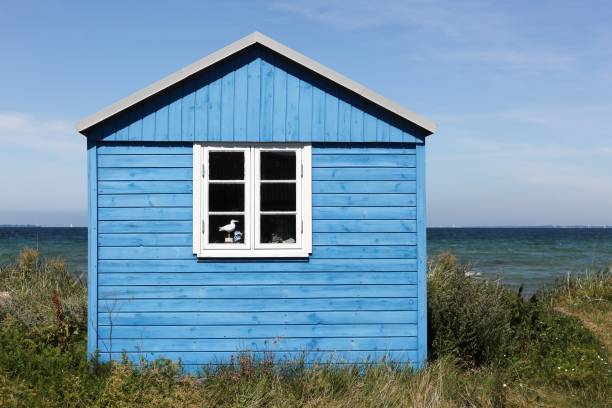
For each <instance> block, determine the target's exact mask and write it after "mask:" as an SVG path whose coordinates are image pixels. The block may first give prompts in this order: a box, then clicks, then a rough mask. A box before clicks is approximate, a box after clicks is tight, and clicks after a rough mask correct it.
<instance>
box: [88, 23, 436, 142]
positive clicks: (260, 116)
mask: <svg viewBox="0 0 612 408" xmlns="http://www.w3.org/2000/svg"><path fill="white" fill-rule="evenodd" d="M77 130H79V132H81V133H83V134H85V135H87V136H93V137H95V138H96V139H104V140H117V141H119V140H130V141H235V142H248V141H261V142H268V141H270V142H273V141H279V142H280V141H282V142H287V141H321V142H323V141H329V142H344V141H347V142H349V141H350V142H415V141H416V140H417V139H421V140H422V139H423V138H424V137H425V136H428V135H429V134H431V133H432V132H433V131H434V130H435V124H433V123H431V122H429V121H427V120H425V119H422V118H419V117H418V116H417V115H415V114H414V113H412V112H409V111H407V110H405V109H404V108H401V107H399V106H398V105H396V104H394V103H392V102H390V101H388V100H386V99H385V98H383V97H381V96H379V95H377V94H374V93H373V92H371V91H369V90H367V89H366V88H365V87H363V86H361V85H359V84H357V83H355V82H353V81H351V80H349V79H347V78H345V77H342V76H341V75H339V74H337V73H335V72H333V71H331V70H329V69H327V68H325V67H323V66H321V65H320V64H318V63H316V62H314V61H312V60H310V59H308V58H306V57H304V56H302V55H301V54H299V53H297V52H295V51H293V50H290V49H289V48H287V47H285V46H283V45H281V44H279V43H277V42H275V41H274V40H271V39H269V38H268V37H265V36H263V35H262V34H259V33H254V34H251V35H250V36H247V37H245V38H243V39H242V40H239V41H238V42H236V43H234V44H232V45H230V46H228V47H226V48H224V49H222V50H220V51H217V52H215V53H213V54H211V55H209V56H208V57H206V58H204V59H202V60H200V61H198V62H196V63H194V64H192V65H190V66H188V67H186V68H184V69H182V70H180V71H178V72H177V73H175V74H172V75H171V76H169V77H167V78H164V79H162V80H161V81H158V82H157V83H155V84H153V85H151V86H150V87H148V88H145V89H143V90H141V91H139V92H137V93H135V94H133V95H132V96H130V97H128V98H125V99H123V100H121V101H119V102H117V103H116V104H114V105H112V106H110V107H108V108H106V109H104V110H102V111H100V112H99V113H97V114H95V115H93V116H91V117H89V118H87V119H84V120H83V121H81V122H79V123H78V124H77ZM415 137H416V138H415Z"/></svg>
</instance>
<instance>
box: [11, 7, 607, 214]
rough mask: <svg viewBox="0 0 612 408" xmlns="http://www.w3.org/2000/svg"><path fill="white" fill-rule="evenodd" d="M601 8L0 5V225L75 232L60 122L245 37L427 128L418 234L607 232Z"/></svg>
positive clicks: (72, 135)
mask: <svg viewBox="0 0 612 408" xmlns="http://www.w3.org/2000/svg"><path fill="white" fill-rule="evenodd" d="M610 21H612V3H610V2H608V1H589V2H584V1H563V0H557V1H537V2H533V1H512V2H506V1H500V2H491V1H486V2H480V1H408V0H404V1H381V2H372V1H368V0H366V1H362V0H357V1H351V2H347V1H332V0H323V1H284V0H279V1H272V2H238V1H223V2H201V1H193V2H189V1H176V0H175V1H168V2H159V1H104V2H84V1H78V2H76V1H75V2H70V1H63V2H48V1H40V2H34V1H28V0H19V1H13V0H5V1H3V6H2V11H1V12H0V55H1V56H2V57H1V61H2V63H0V90H1V92H0V224H2V223H34V224H41V225H50V226H55V225H68V224H71V223H72V224H74V225H85V222H86V215H85V214H86V204H87V203H86V201H87V200H86V167H85V140H84V138H83V137H81V136H79V135H78V134H77V133H76V132H75V131H74V123H75V122H76V121H77V120H78V119H80V118H81V117H84V116H87V115H89V114H91V113H93V112H95V111H97V110H99V109H100V108H102V107H105V106H106V105H109V104H110V103H112V102H114V101H116V100H117V99H120V98H122V97H124V96H126V95H128V94H130V93H132V92H133V91H136V90H138V89H140V88H142V87H144V86H146V85H148V84H150V83H151V82H154V81H156V80H157V79H159V78H161V77H162V76H165V75H167V74H169V73H171V72H174V71H175V70H177V69H179V68H181V67H183V66H184V65H187V64H189V63H191V62H193V61H195V60H197V59H199V58H201V57H203V56H205V55H206V54H208V53H210V52H212V51H214V50H216V49H218V48H221V47H223V46H225V45H227V44H228V43H230V42H232V41H235V40H237V39H238V38H240V37H242V36H244V35H246V34H248V33H250V32H252V31H255V30H258V31H261V32H263V33H265V34H267V35H269V36H271V37H273V38H275V39H276V40H278V41H280V42H283V43H285V44H287V45H288V46H290V47H292V48H294V49H296V50H298V51H300V52H302V53H304V54H306V55H307V56H309V57H311V58H314V59H316V60H318V61H319V62H321V63H323V64H325V65H327V66H330V67H331V68H333V69H335V70H337V71H339V72H341V73H343V74H344V75H346V76H348V77H351V78H352V79H355V80H356V81H358V82H361V83H363V84H365V85H366V86H368V87H369V88H371V89H374V90H376V91H377V92H379V93H381V94H383V95H385V96H387V97H389V98H390V99H392V100H395V101H396V102H398V103H400V104H402V105H404V106H406V107H408V108H409V109H411V110H413V111H415V112H417V113H419V114H421V115H423V116H425V117H428V118H430V119H432V120H434V121H436V122H437V123H438V126H439V132H438V133H436V134H435V135H434V136H432V137H431V138H428V143H429V149H428V157H427V159H428V177H427V178H428V205H429V224H430V225H431V226H440V225H457V226H464V225H479V226H487V225H546V224H553V225H573V224H593V225H602V224H607V225H612V24H610Z"/></svg>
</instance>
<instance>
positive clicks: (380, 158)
mask: <svg viewBox="0 0 612 408" xmlns="http://www.w3.org/2000/svg"><path fill="white" fill-rule="evenodd" d="M415 166H416V156H415V155H412V154H387V155H370V154H351V155H348V154H321V155H319V154H313V155H312V167H313V168H317V167H415Z"/></svg>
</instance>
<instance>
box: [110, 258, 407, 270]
mask: <svg viewBox="0 0 612 408" xmlns="http://www.w3.org/2000/svg"><path fill="white" fill-rule="evenodd" d="M416 267H417V264H416V259H414V258H402V259H354V258H349V259H313V258H310V259H308V260H305V261H304V260H297V261H287V260H282V261H281V260H274V261H266V260H253V259H235V260H214V261H211V260H205V261H199V262H198V261H195V260H193V259H189V260H163V261H159V260H153V259H142V260H100V261H99V264H98V271H99V272H100V273H104V272H109V273H114V272H145V273H146V272H176V273H186V272H286V271H311V272H332V271H351V272H360V271H400V272H414V271H416Z"/></svg>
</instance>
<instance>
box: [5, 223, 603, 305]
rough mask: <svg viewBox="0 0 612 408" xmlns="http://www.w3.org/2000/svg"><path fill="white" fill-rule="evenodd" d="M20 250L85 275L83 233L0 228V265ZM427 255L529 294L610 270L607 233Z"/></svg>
mask: <svg viewBox="0 0 612 408" xmlns="http://www.w3.org/2000/svg"><path fill="white" fill-rule="evenodd" d="M25 246H29V247H33V248H38V250H39V251H40V253H41V254H42V256H44V257H60V258H63V259H64V260H65V262H66V264H67V266H68V268H69V270H70V271H71V272H73V273H74V274H75V275H82V276H86V274H87V228H45V227H0V264H6V263H9V262H12V261H14V260H15V258H16V256H17V255H18V254H19V251H20V250H21V248H23V247H25ZM427 251H428V256H429V257H430V259H431V258H432V257H435V256H437V255H438V254H440V253H444V252H450V253H452V254H454V255H455V256H456V257H457V258H458V260H459V261H460V262H463V263H469V264H470V265H471V266H472V269H473V271H474V272H475V273H477V275H478V276H481V277H482V278H483V279H495V280H499V281H501V282H502V284H504V285H508V286H510V287H515V288H517V287H519V286H523V287H524V290H525V293H532V292H534V291H536V290H537V289H538V288H541V287H544V286H547V285H551V284H553V283H554V282H555V281H558V280H560V279H563V278H564V277H565V276H567V274H568V273H570V274H584V273H590V272H592V271H595V270H597V269H600V268H604V267H609V266H610V265H612V228H552V227H551V228H543V227H538V228H428V230H427Z"/></svg>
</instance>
